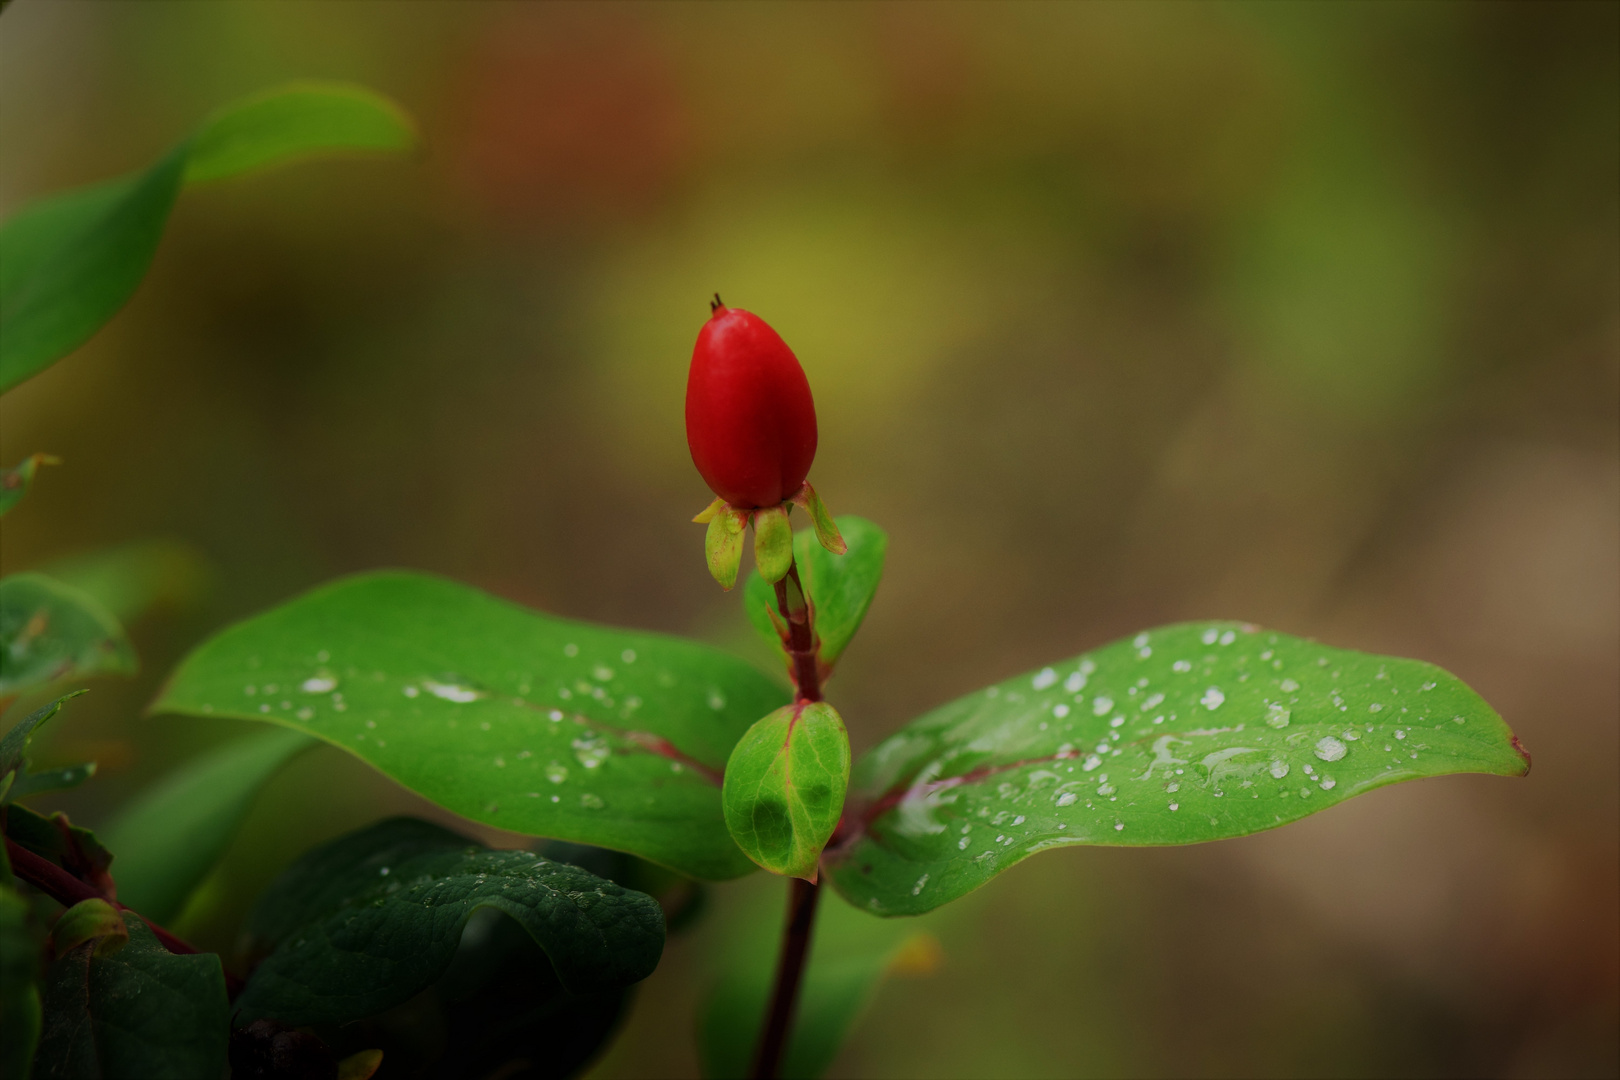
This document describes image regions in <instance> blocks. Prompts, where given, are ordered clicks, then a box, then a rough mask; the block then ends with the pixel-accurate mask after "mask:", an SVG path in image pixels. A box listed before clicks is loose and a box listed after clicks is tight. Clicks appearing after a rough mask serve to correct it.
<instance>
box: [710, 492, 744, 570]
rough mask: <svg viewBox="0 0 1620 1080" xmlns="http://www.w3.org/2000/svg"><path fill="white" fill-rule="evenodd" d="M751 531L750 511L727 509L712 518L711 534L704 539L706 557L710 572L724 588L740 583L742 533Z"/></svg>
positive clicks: (728, 507)
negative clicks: (738, 575)
mask: <svg viewBox="0 0 1620 1080" xmlns="http://www.w3.org/2000/svg"><path fill="white" fill-rule="evenodd" d="M747 528H748V512H747V511H746V510H738V509H736V508H734V507H730V506H727V507H724V508H722V509H721V510H719V511H717V512H716V513H715V514H714V516H713V517H711V518H710V519H709V532H708V534H707V535H706V536H705V537H704V538H703V554H704V555H706V556H707V557H708V560H709V573H711V574H713V575H714V580H716V581H718V582H719V583H720V587H721V588H722V589H730V588H731V587H732V586H733V585H735V584H737V568H738V567H739V566H741V565H742V550H743V534H744V532H746V531H747Z"/></svg>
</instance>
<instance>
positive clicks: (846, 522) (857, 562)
mask: <svg viewBox="0 0 1620 1080" xmlns="http://www.w3.org/2000/svg"><path fill="white" fill-rule="evenodd" d="M838 529H839V531H840V532H842V533H843V537H844V541H845V543H846V544H847V545H848V546H847V550H846V551H845V553H844V554H842V555H834V554H833V553H832V552H831V551H828V550H827V549H826V548H825V547H823V546H822V545H821V544H820V543H818V542H817V540H816V533H815V530H814V529H800V530H799V531H798V532H796V533H794V534H793V553H794V557H795V558H796V559H797V560H798V566H799V576H800V580H802V581H803V582H804V588H805V591H806V592H807V593H808V594H809V597H810V602H811V603H812V604H814V605H815V612H816V636H817V638H818V639H819V642H820V646H819V648H818V650H817V653H816V655H817V658H818V659H819V660H820V661H821V663H822V665H823V666H825V667H827V668H831V667H832V665H834V664H836V663H837V662H838V658H839V657H840V656H842V655H843V653H844V648H845V647H846V646H847V645H849V642H850V639H851V638H853V637H854V636H855V631H857V630H859V629H860V628H861V621H862V620H863V619H865V618H866V610H867V608H869V607H871V606H872V598H873V597H874V596H875V595H877V587H878V582H880V581H881V580H883V557H884V555H885V553H886V552H887V551H888V547H889V534H888V533H886V532H884V531H883V530H882V529H880V528H878V527H877V526H876V525H874V524H873V523H872V522H870V521H867V520H866V519H865V518H861V517H855V516H854V515H845V516H844V517H841V518H839V519H838ZM743 606H744V608H745V610H746V611H747V612H748V619H749V621H750V622H752V623H753V624H754V629H756V630H758V631H759V633H760V635H761V636H762V637H764V638H765V640H766V641H769V642H770V643H771V644H772V645H773V646H774V647H775V648H776V649H777V650H778V652H779V653H780V654H781V657H782V660H783V662H784V663H786V662H787V660H788V656H787V653H786V652H783V651H782V639H781V637H780V636H778V634H777V632H776V628H775V625H774V623H773V622H772V621H771V615H770V613H771V612H772V611H774V610H775V609H776V591H775V589H774V588H772V586H771V585H770V584H769V583H768V582H767V581H766V580H765V578H764V577H762V576H761V575H760V574H759V573H757V572H756V573H753V574H750V575H749V577H748V584H747V585H746V586H745V587H744V590H743Z"/></svg>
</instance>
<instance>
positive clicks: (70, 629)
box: [0, 573, 135, 698]
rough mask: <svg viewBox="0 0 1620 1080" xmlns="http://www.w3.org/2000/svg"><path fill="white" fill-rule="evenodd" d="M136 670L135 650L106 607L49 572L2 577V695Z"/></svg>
mask: <svg viewBox="0 0 1620 1080" xmlns="http://www.w3.org/2000/svg"><path fill="white" fill-rule="evenodd" d="M134 670H135V650H134V648H133V647H132V646H131V645H130V643H129V639H128V638H126V637H125V636H124V630H123V627H121V626H119V625H118V620H117V619H114V618H113V617H112V615H111V614H109V613H108V612H107V611H106V609H104V608H103V607H102V606H101V605H100V604H98V603H96V602H95V601H94V600H93V599H91V598H90V597H89V596H87V595H85V594H84V593H82V592H80V591H79V590H78V589H75V588H73V587H72V586H69V585H64V584H62V583H61V582H60V581H56V580H54V579H52V578H48V577H46V576H45V575H44V574H33V573H28V574H13V575H11V576H10V577H8V578H4V579H0V698H3V697H10V696H11V695H13V694H18V693H21V692H22V691H24V690H27V689H30V688H32V687H36V686H43V685H46V684H48V683H53V682H57V681H59V680H61V679H70V678H71V679H81V678H84V677H85V676H88V675H98V674H103V673H106V672H122V673H124V674H129V673H132V672H134Z"/></svg>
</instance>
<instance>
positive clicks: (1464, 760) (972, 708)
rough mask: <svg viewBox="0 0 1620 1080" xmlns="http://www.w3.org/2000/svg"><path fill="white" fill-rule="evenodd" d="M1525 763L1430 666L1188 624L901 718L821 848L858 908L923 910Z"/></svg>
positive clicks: (1508, 739)
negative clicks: (1378, 793)
mask: <svg viewBox="0 0 1620 1080" xmlns="http://www.w3.org/2000/svg"><path fill="white" fill-rule="evenodd" d="M1529 767H1530V766H1529V758H1528V756H1527V755H1525V754H1524V753H1523V751H1522V750H1521V749H1520V748H1519V747H1518V744H1517V740H1516V739H1514V737H1513V733H1512V732H1511V731H1509V730H1508V728H1507V726H1506V725H1505V724H1504V723H1503V722H1502V719H1501V717H1500V716H1498V715H1497V714H1496V712H1495V711H1494V710H1493V709H1492V708H1491V707H1490V706H1489V705H1487V704H1486V703H1485V702H1484V701H1483V700H1482V699H1481V698H1480V697H1479V695H1477V694H1475V693H1474V692H1473V691H1472V690H1470V689H1469V688H1468V687H1467V686H1465V685H1464V684H1463V683H1462V682H1461V681H1460V680H1458V679H1457V678H1456V677H1455V676H1452V675H1450V674H1447V673H1446V672H1445V671H1442V670H1441V669H1440V668H1437V667H1435V666H1434V665H1433V664H1426V663H1423V662H1422V661H1419V660H1402V659H1396V658H1392V657H1385V656H1371V655H1367V654H1365V653H1357V652H1351V651H1348V650H1345V649H1332V648H1328V647H1326V646H1323V645H1318V644H1316V643H1315V642H1310V641H1305V640H1302V639H1300V638H1294V637H1289V636H1288V635H1286V634H1276V633H1271V632H1268V631H1263V630H1259V629H1256V628H1255V627H1252V626H1245V625H1242V624H1238V623H1197V624H1193V623H1187V624H1182V625H1178V626H1168V627H1164V628H1162V629H1159V630H1154V631H1151V632H1147V633H1142V634H1139V635H1137V636H1136V638H1134V639H1132V640H1129V641H1119V642H1115V643H1114V644H1112V645H1109V646H1106V647H1104V648H1102V649H1099V650H1097V651H1096V652H1094V653H1089V654H1086V655H1083V656H1080V657H1076V658H1075V659H1073V660H1070V661H1066V662H1064V663H1062V664H1057V665H1053V666H1052V667H1048V668H1042V669H1041V670H1040V671H1038V672H1034V673H1032V674H1027V675H1021V676H1019V677H1018V678H1016V679H1010V680H1008V681H1006V682H1004V683H1001V684H999V685H996V686H992V687H990V688H988V689H986V690H983V691H980V692H978V693H975V694H970V695H969V696H967V697H965V698H960V699H958V700H956V701H953V702H951V703H950V704H948V705H945V706H942V707H941V708H938V709H935V710H934V711H933V712H930V713H928V714H926V715H925V716H923V717H921V718H919V719H918V720H915V721H913V722H912V723H911V724H909V725H907V726H906V727H905V728H903V729H902V730H901V731H899V732H897V733H896V734H895V735H893V736H892V737H890V738H889V739H887V740H885V741H884V742H883V743H881V744H879V745H878V746H877V747H875V748H874V749H873V750H871V751H870V752H868V753H867V754H865V755H863V756H862V758H861V760H860V762H859V763H857V766H856V769H855V778H854V786H855V789H856V791H857V792H858V795H857V796H856V797H855V798H852V800H851V813H850V821H849V823H848V824H849V827H850V828H849V835H848V836H846V837H843V838H841V840H840V841H839V844H838V850H837V851H829V852H828V853H827V858H826V860H825V861H826V864H827V865H828V867H829V870H830V873H831V876H832V880H833V883H834V884H835V885H836V886H837V887H838V889H839V891H840V892H842V893H843V894H844V895H845V896H846V897H848V898H849V899H850V901H851V902H852V903H855V904H858V905H861V906H865V907H867V908H869V909H871V910H872V911H874V912H878V913H880V914H884V915H905V914H916V913H918V912H923V911H928V910H930V909H932V908H935V907H938V906H939V905H940V904H943V903H946V902H947V901H950V900H954V899H956V898H957V897H959V896H961V895H962V894H964V893H966V892H969V891H971V890H972V889H975V888H977V887H978V886H980V885H982V884H984V883H985V882H986V881H988V880H990V879H991V878H992V877H994V876H995V875H997V874H999V873H1000V872H1001V871H1003V870H1005V869H1007V868H1008V867H1010V866H1012V865H1013V864H1015V863H1017V862H1019V861H1021V860H1023V859H1024V858H1026V857H1028V856H1029V855H1032V854H1034V853H1035V852H1037V851H1043V850H1045V849H1047V848H1052V847H1060V846H1062V845H1065V844H1114V845H1126V846H1140V845H1149V844H1155V845H1156V844H1191V843H1197V842H1200V841H1206V840H1220V839H1224V838H1227V837H1233V836H1244V835H1247V834H1249V833H1254V832H1259V831H1261V830H1263V829H1270V828H1273V827H1275V826H1278V825H1284V824H1287V823H1288V822H1290V821H1296V820H1298V819H1299V818H1302V817H1304V816H1305V815H1307V814H1310V813H1314V812H1315V811H1318V810H1322V809H1325V808H1326V807H1329V806H1333V805H1336V804H1338V803H1340V802H1343V801H1344V800H1345V799H1348V798H1350V797H1351V796H1354V795H1359V794H1361V793H1362V792H1364V791H1370V790H1372V789H1373V788H1376V787H1382V786H1384V785H1385V784H1393V783H1396V782H1398V781H1401V780H1411V779H1416V778H1418V777H1425V776H1443V775H1446V774H1449V773H1466V772H1480V773H1494V774H1497V775H1501V776H1521V775H1523V774H1524V773H1525V772H1527V771H1528V770H1529Z"/></svg>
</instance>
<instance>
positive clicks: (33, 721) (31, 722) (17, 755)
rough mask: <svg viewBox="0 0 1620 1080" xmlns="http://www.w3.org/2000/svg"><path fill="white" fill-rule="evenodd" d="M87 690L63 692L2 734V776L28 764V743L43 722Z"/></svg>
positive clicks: (0, 759)
mask: <svg viewBox="0 0 1620 1080" xmlns="http://www.w3.org/2000/svg"><path fill="white" fill-rule="evenodd" d="M88 692H89V691H87V690H75V691H74V692H73V693H71V694H63V695H62V696H61V697H59V698H57V699H56V700H55V701H53V702H50V703H49V704H47V705H42V706H40V707H39V708H37V709H35V710H34V711H33V712H31V713H29V714H28V715H27V716H25V717H23V718H22V719H21V720H19V721H18V722H17V723H16V724H15V725H13V726H12V727H11V729H10V730H8V731H7V732H6V733H5V735H3V736H0V778H3V777H5V776H7V775H9V774H11V773H14V772H17V771H19V770H21V769H23V768H24V767H25V766H26V765H27V764H28V744H29V743H30V742H32V741H33V738H34V732H36V731H38V730H39V727H40V725H41V724H44V723H45V722H46V721H48V720H50V718H51V717H53V716H55V715H56V714H57V713H59V712H61V711H62V706H63V704H65V703H66V702H67V701H69V700H71V699H73V698H76V697H78V696H79V695H80V694H85V693H88Z"/></svg>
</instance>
